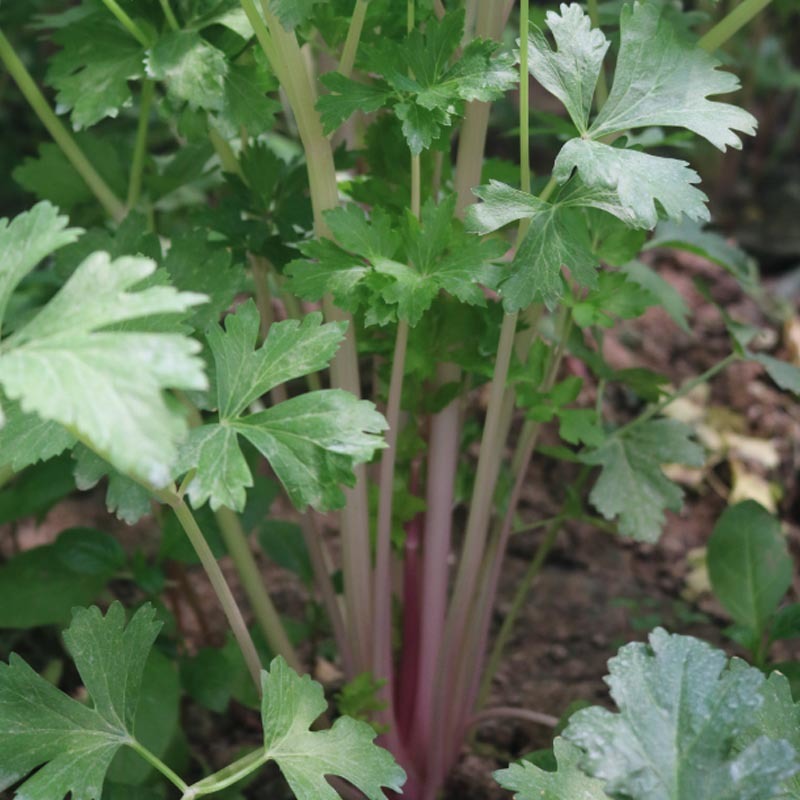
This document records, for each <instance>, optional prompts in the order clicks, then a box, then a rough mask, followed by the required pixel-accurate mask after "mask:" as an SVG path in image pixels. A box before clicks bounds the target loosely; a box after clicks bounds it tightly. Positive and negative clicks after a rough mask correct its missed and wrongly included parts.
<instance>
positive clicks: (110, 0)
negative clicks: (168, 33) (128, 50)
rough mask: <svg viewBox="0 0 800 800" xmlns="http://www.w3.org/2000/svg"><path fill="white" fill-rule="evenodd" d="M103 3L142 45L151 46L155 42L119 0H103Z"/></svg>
mask: <svg viewBox="0 0 800 800" xmlns="http://www.w3.org/2000/svg"><path fill="white" fill-rule="evenodd" d="M102 2H103V5H104V6H105V7H106V8H107V9H108V10H109V11H110V12H111V13H112V14H113V15H114V16H115V17H116V18H117V20H119V22H120V24H121V25H122V27H123V28H125V30H126V31H128V33H129V34H130V35H131V36H133V38H134V39H136V41H137V42H139V44H140V45H141V46H142V47H150V46H151V45H152V44H153V43H152V42H151V41H150V38H149V37H148V35H147V34H146V33H145V32H144V31H143V30H142V29H141V28H140V27H139V26H138V25H137V24H136V23H135V22H134V21H133V20H132V19H131V18H130V17H129V16H128V14H127V13H126V12H125V10H124V9H123V8H122V7H121V6H120V5H119V3H117V0H102Z"/></svg>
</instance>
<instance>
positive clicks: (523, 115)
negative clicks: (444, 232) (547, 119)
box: [519, 0, 531, 194]
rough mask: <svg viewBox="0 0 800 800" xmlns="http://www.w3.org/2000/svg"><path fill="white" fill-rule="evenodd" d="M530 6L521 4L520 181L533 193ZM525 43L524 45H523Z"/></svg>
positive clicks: (524, 0)
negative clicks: (529, 48) (529, 57)
mask: <svg viewBox="0 0 800 800" xmlns="http://www.w3.org/2000/svg"><path fill="white" fill-rule="evenodd" d="M529 30H530V4H529V3H528V0H523V1H522V2H521V3H520V4H519V36H520V48H519V179H520V187H521V189H522V191H523V192H528V193H529V194H530V191H531V147H530V125H531V119H530V75H529V73H528V31H529ZM523 41H524V44H523Z"/></svg>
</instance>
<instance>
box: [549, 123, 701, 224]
mask: <svg viewBox="0 0 800 800" xmlns="http://www.w3.org/2000/svg"><path fill="white" fill-rule="evenodd" d="M573 170H577V171H578V173H579V175H580V177H581V180H582V181H583V182H584V183H586V184H589V185H590V186H593V187H601V188H603V189H606V190H609V191H611V192H613V194H614V195H615V196H616V199H617V200H618V202H619V206H620V207H621V210H616V211H615V210H612V208H613V206H612V207H609V206H608V204H607V203H606V202H602V203H601V202H598V201H590V200H587V201H586V202H585V203H584V204H585V205H592V206H595V207H596V208H600V209H602V210H604V211H611V213H617V214H618V216H620V217H621V218H622V220H623V221H624V222H628V223H629V224H632V225H634V226H636V227H640V228H654V227H655V225H656V223H657V222H658V219H659V212H660V211H663V213H664V214H666V216H667V217H669V218H670V219H680V217H681V216H682V215H684V214H685V215H686V216H687V217H689V218H690V219H694V220H708V219H709V213H708V209H707V208H706V201H707V200H708V198H707V197H706V196H705V195H704V194H703V192H701V191H700V190H699V189H695V187H694V186H693V185H692V184H695V183H699V182H700V176H699V175H698V174H697V173H696V172H695V171H694V170H693V169H690V168H689V165H688V164H687V163H686V162H685V161H679V160H677V159H674V158H661V157H660V156H651V155H648V154H647V153H640V152H639V151H637V150H627V149H622V148H618V147H611V146H610V145H607V144H603V143H602V142H594V141H591V140H589V139H570V141H568V142H567V143H566V144H565V145H564V146H563V147H562V148H561V152H559V154H558V157H557V158H556V162H555V165H554V167H553V175H554V177H555V178H556V179H557V180H558V182H559V183H564V182H565V181H566V180H567V179H568V178H569V177H570V176H571V175H572V172H573ZM656 203H658V207H657V206H656Z"/></svg>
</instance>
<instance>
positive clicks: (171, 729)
mask: <svg viewBox="0 0 800 800" xmlns="http://www.w3.org/2000/svg"><path fill="white" fill-rule="evenodd" d="M140 696H141V700H140V701H139V704H138V707H137V710H136V722H135V724H134V726H133V734H134V736H135V738H136V741H138V742H139V743H140V744H141V745H142V746H143V747H146V748H147V749H148V750H149V751H150V752H151V753H152V754H153V755H154V756H156V758H163V757H164V755H165V754H166V753H167V750H168V748H169V746H170V744H171V743H172V740H173V738H174V737H175V735H176V734H177V732H178V729H179V722H180V700H181V687H180V681H179V678H178V670H177V669H176V668H175V664H174V662H173V660H172V659H171V658H169V657H167V656H165V655H163V654H162V653H161V652H159V651H158V650H151V651H150V656H149V658H148V659H147V663H146V664H145V668H144V672H143V673H142V684H141V690H140ZM152 775H153V767H152V766H151V765H150V764H149V763H148V762H146V761H145V760H144V759H143V758H141V756H139V754H138V753H134V752H133V750H130V749H128V748H125V749H124V750H120V751H119V752H118V753H117V755H116V756H115V757H114V760H113V761H112V762H111V766H110V767H109V770H108V780H111V781H117V782H119V783H123V784H127V785H132V786H140V785H141V784H143V783H144V782H145V781H147V780H148V778H150V777H151V776H152Z"/></svg>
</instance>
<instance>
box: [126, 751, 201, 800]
mask: <svg viewBox="0 0 800 800" xmlns="http://www.w3.org/2000/svg"><path fill="white" fill-rule="evenodd" d="M126 744H127V745H128V747H130V748H131V750H134V751H135V752H136V753H138V754H139V755H140V756H141V757H142V758H143V759H144V760H145V761H146V762H147V763H148V764H150V766H151V767H155V769H157V770H158V771H159V772H160V773H161V774H162V775H163V776H164V777H165V778H166V779H167V780H168V781H169V782H170V783H172V784H174V785H175V786H177V788H178V789H180V791H181V792H186V791H187V790H188V789H189V785H188V784H187V783H186V781H184V780H183V778H181V777H180V775H178V774H176V773H175V772H174V771H173V770H172V769H170V768H169V767H168V766H167V765H166V764H165V763H164V762H163V761H162V760H161V759H160V758H158V756H156V755H155V754H154V753H151V752H150V751H149V750H148V749H147V748H146V747H145V746H144V745H142V744H140V743H139V742H137V741H136V739H129V740H128V741H127V742H126Z"/></svg>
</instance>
